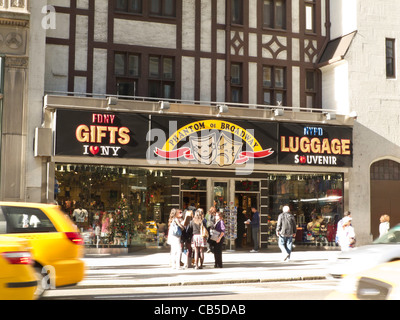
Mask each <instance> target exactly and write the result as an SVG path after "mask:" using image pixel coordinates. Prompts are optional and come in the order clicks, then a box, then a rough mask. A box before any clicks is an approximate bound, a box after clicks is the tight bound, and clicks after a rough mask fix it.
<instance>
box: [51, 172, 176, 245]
mask: <svg viewBox="0 0 400 320" xmlns="http://www.w3.org/2000/svg"><path fill="white" fill-rule="evenodd" d="M55 176H56V184H57V185H58V188H57V190H56V201H57V202H58V204H59V205H60V206H61V207H62V209H63V210H64V211H65V212H66V213H67V214H68V215H69V216H70V217H71V219H72V220H73V221H75V223H76V225H77V226H78V227H79V229H80V230H81V232H82V234H83V236H84V239H85V244H86V245H91V246H112V245H114V246H125V247H127V246H143V245H147V246H148V245H163V244H164V242H165V240H166V238H165V234H164V231H165V230H166V229H165V228H166V225H167V224H168V217H169V212H170V210H171V173H170V171H167V170H151V169H144V168H134V167H120V166H102V165H97V166H92V165H75V164H57V165H56V172H55ZM85 211H86V212H87V214H86V212H85ZM82 212H85V214H84V215H83V216H82V214H81V213H82ZM81 216H82V218H81ZM96 228H97V231H99V235H96Z"/></svg>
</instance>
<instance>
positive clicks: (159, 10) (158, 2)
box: [149, 0, 176, 17]
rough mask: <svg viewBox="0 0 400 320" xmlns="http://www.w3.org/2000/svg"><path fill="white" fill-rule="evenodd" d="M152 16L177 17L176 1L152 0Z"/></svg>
mask: <svg viewBox="0 0 400 320" xmlns="http://www.w3.org/2000/svg"><path fill="white" fill-rule="evenodd" d="M149 3H150V8H149V13H150V15H156V16H163V17H175V16H176V10H175V0H150V1H149Z"/></svg>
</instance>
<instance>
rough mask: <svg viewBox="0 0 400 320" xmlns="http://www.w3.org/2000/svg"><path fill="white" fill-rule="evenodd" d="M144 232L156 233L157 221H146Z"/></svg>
mask: <svg viewBox="0 0 400 320" xmlns="http://www.w3.org/2000/svg"><path fill="white" fill-rule="evenodd" d="M146 233H147V234H153V235H157V223H156V222H155V221H147V222H146Z"/></svg>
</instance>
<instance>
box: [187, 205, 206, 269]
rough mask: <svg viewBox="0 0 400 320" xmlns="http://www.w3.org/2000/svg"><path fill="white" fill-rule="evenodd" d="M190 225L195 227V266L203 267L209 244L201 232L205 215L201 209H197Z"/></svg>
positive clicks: (196, 267) (193, 239) (193, 245)
mask: <svg viewBox="0 0 400 320" xmlns="http://www.w3.org/2000/svg"><path fill="white" fill-rule="evenodd" d="M190 226H191V228H192V229H193V237H192V248H193V251H194V268H195V269H202V268H203V261H204V248H205V247H206V246H207V239H205V238H204V237H203V235H202V234H201V228H202V226H203V227H205V225H204V223H203V216H202V214H201V211H200V210H196V211H195V213H194V217H193V220H192V221H190Z"/></svg>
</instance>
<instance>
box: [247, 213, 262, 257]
mask: <svg viewBox="0 0 400 320" xmlns="http://www.w3.org/2000/svg"><path fill="white" fill-rule="evenodd" d="M251 212H253V217H252V218H251V221H250V222H249V221H247V222H246V224H250V225H251V237H252V239H253V244H254V246H253V250H251V251H250V252H251V253H254V252H258V231H259V230H260V213H259V212H258V211H257V209H256V208H255V207H251Z"/></svg>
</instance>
